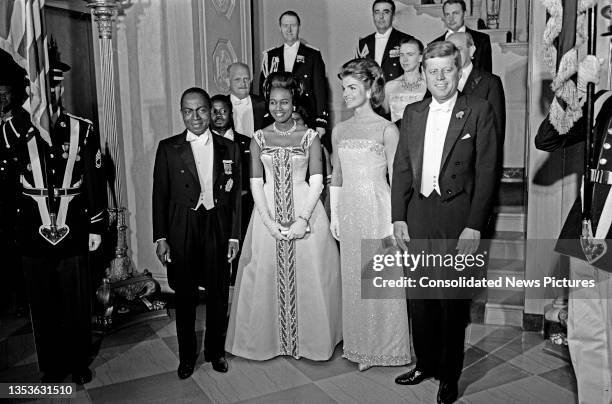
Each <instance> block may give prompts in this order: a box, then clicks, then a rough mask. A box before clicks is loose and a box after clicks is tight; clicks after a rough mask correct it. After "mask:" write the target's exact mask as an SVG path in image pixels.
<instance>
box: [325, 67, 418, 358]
mask: <svg viewBox="0 0 612 404" xmlns="http://www.w3.org/2000/svg"><path fill="white" fill-rule="evenodd" d="M338 76H339V77H340V78H341V79H342V87H343V96H344V101H345V102H346V105H347V107H348V108H350V109H352V110H354V115H353V117H352V118H350V119H348V120H346V121H344V122H341V123H339V124H338V125H337V126H336V127H335V128H334V131H333V133H332V145H333V150H334V151H336V152H335V153H334V155H333V156H334V157H333V167H334V170H333V174H332V186H331V230H332V234H333V235H334V237H335V238H336V239H338V240H339V241H340V262H341V271H342V333H343V337H344V357H345V358H347V359H349V360H350V361H353V362H357V363H358V364H359V370H365V369H367V368H369V367H371V366H399V365H405V364H407V363H409V362H410V340H409V331H408V313H407V308H406V299H405V294H404V291H403V289H401V290H400V293H401V295H402V296H400V297H399V298H395V299H380V298H379V299H362V297H361V293H362V287H361V286H362V284H361V282H362V280H361V277H362V271H365V270H366V269H367V268H365V267H364V268H362V263H361V262H362V253H363V251H364V250H362V244H361V241H362V240H379V241H380V240H382V239H384V238H386V237H388V236H390V235H392V233H393V228H392V223H391V190H390V185H389V183H388V182H387V174H388V175H389V178H391V177H392V175H391V174H392V168H393V157H394V155H395V148H396V147H397V143H398V139H399V133H398V129H397V127H396V126H395V125H394V124H393V123H391V122H389V121H387V120H386V119H384V118H382V117H380V116H379V115H377V114H376V113H375V112H374V111H373V108H375V107H377V106H378V105H380V102H381V101H382V98H383V97H384V93H383V88H384V78H383V72H382V70H381V69H380V67H379V66H378V65H377V64H376V62H374V61H371V60H369V59H354V60H352V61H350V62H347V63H346V64H345V65H344V66H343V67H342V70H341V72H340V74H339V75H338ZM365 248H367V249H368V251H370V249H369V248H368V247H365ZM377 248H378V247H377ZM373 253H374V251H372V254H373ZM367 254H369V252H367ZM396 297H397V296H396Z"/></svg>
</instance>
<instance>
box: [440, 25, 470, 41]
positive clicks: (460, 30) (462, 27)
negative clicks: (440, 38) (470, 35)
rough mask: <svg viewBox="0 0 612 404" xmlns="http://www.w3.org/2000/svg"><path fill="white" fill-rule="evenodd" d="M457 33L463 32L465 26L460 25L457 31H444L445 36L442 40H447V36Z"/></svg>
mask: <svg viewBox="0 0 612 404" xmlns="http://www.w3.org/2000/svg"><path fill="white" fill-rule="evenodd" d="M457 32H465V25H462V26H461V28H459V29H458V30H457V31H451V30H450V29H449V30H447V31H446V35H445V36H444V39H448V37H449V36H451V35H453V34H455V33H457Z"/></svg>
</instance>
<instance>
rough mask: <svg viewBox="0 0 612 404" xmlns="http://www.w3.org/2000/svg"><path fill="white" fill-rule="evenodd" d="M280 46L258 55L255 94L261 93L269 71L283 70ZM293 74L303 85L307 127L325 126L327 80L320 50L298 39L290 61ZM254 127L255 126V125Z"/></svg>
mask: <svg viewBox="0 0 612 404" xmlns="http://www.w3.org/2000/svg"><path fill="white" fill-rule="evenodd" d="M283 49H284V45H281V46H279V47H276V48H271V49H268V50H266V51H264V54H263V58H262V67H261V75H260V77H259V94H260V95H262V96H263V94H264V92H263V84H264V81H265V79H266V77H268V75H270V73H273V72H284V71H285V58H284V56H283ZM291 73H293V75H294V76H295V77H296V78H297V79H299V80H300V81H301V83H302V85H303V86H304V92H303V95H302V104H303V106H304V107H306V109H307V110H308V114H309V116H310V119H309V122H307V124H308V126H310V127H312V128H315V127H322V128H326V127H327V119H328V112H327V80H326V78H325V63H324V62H323V58H322V57H321V52H320V51H319V50H318V49H316V48H314V47H312V46H310V45H307V44H305V43H304V42H300V46H299V48H298V53H297V56H296V58H295V62H294V63H293V70H292V71H291ZM266 112H267V111H266ZM256 129H257V128H256Z"/></svg>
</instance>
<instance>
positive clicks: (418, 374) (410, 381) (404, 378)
mask: <svg viewBox="0 0 612 404" xmlns="http://www.w3.org/2000/svg"><path fill="white" fill-rule="evenodd" d="M432 377H433V375H430V374H428V373H425V372H423V371H422V370H420V369H417V368H414V369H412V370H411V371H410V372H408V373H404V374H401V375H399V376H397V377H396V378H395V383H397V384H401V385H404V386H412V385H414V384H419V383H421V382H422V381H423V380H427V379H431V378H432Z"/></svg>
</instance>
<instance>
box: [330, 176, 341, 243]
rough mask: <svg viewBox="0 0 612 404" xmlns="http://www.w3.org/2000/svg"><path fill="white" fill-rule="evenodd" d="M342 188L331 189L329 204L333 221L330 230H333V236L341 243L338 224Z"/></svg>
mask: <svg viewBox="0 0 612 404" xmlns="http://www.w3.org/2000/svg"><path fill="white" fill-rule="evenodd" d="M341 188H342V187H329V204H330V209H331V221H330V223H329V229H330V230H331V234H332V236H334V238H335V239H336V240H338V241H340V231H339V227H340V226H339V224H338V199H339V197H340V189H341Z"/></svg>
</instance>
